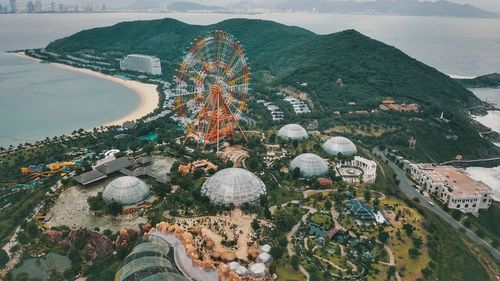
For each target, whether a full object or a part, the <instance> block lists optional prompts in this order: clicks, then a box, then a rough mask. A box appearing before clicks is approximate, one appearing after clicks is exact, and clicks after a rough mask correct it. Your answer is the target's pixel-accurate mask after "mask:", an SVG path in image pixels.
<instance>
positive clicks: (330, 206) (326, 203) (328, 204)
mask: <svg viewBox="0 0 500 281" xmlns="http://www.w3.org/2000/svg"><path fill="white" fill-rule="evenodd" d="M331 208H332V201H330V200H326V201H325V209H327V210H330V209H331Z"/></svg>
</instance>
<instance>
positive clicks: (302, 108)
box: [283, 96, 311, 114]
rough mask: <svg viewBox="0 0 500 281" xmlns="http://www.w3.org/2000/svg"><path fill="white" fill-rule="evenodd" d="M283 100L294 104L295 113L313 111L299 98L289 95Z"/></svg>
mask: <svg viewBox="0 0 500 281" xmlns="http://www.w3.org/2000/svg"><path fill="white" fill-rule="evenodd" d="M283 100H284V101H286V102H288V103H290V105H292V107H293V111H294V112H295V114H302V113H311V110H310V109H309V106H308V105H307V104H306V103H305V102H303V101H301V100H299V99H298V98H295V97H290V96H287V97H285V98H284V99H283Z"/></svg>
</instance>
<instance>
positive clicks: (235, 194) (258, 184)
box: [201, 168, 266, 205]
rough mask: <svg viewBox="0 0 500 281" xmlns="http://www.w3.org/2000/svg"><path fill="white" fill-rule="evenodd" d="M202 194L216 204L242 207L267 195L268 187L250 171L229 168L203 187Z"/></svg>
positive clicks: (216, 174)
mask: <svg viewBox="0 0 500 281" xmlns="http://www.w3.org/2000/svg"><path fill="white" fill-rule="evenodd" d="M201 193H202V194H203V195H206V196H207V197H208V198H210V201H212V202H213V203H216V204H224V205H229V204H231V203H232V204H234V205H241V204H243V203H246V202H251V201H255V200H257V199H258V198H259V197H260V196H261V195H262V194H266V186H265V185H264V183H263V182H262V181H261V180H260V179H259V178H258V177H257V176H256V175H254V174H253V173H252V172H250V171H247V170H245V169H241V168H227V169H223V170H220V171H219V172H217V173H215V174H214V175H213V176H211V177H210V178H209V179H208V180H207V181H206V182H205V183H204V184H203V186H202V187H201Z"/></svg>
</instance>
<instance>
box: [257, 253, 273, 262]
mask: <svg viewBox="0 0 500 281" xmlns="http://www.w3.org/2000/svg"><path fill="white" fill-rule="evenodd" d="M270 260H271V255H270V254H269V253H266V252H264V253H261V254H260V255H259V256H258V257H257V261H259V262H263V263H268V262H269V261H270Z"/></svg>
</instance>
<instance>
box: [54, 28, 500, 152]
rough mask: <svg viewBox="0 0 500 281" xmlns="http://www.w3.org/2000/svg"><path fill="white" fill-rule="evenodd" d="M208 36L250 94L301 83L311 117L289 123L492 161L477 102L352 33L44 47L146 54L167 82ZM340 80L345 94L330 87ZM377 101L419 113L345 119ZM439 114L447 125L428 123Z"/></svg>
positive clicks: (122, 34)
mask: <svg viewBox="0 0 500 281" xmlns="http://www.w3.org/2000/svg"><path fill="white" fill-rule="evenodd" d="M214 29H222V30H225V31H226V32H228V33H230V34H232V35H234V36H235V37H236V38H237V39H238V40H239V41H241V43H242V44H243V45H244V47H245V51H246V54H247V57H248V59H249V63H250V66H251V67H252V73H253V86H254V94H256V93H257V92H258V93H260V94H263V95H270V94H271V93H272V91H275V90H273V89H277V88H279V87H282V86H296V85H297V82H301V83H302V82H307V83H308V85H307V87H304V88H301V89H300V90H303V91H306V92H308V93H310V94H311V102H312V103H313V105H315V106H314V107H315V110H314V112H313V114H311V115H310V116H303V117H302V119H301V120H294V121H299V122H300V121H304V119H307V118H314V119H318V120H319V121H320V128H322V129H327V128H330V127H332V126H334V125H342V126H348V127H349V126H350V127H352V126H355V127H356V128H358V129H359V128H365V129H366V128H368V129H366V130H372V129H373V128H374V126H375V127H384V126H390V127H391V132H390V133H385V134H383V135H382V136H381V137H378V138H370V137H368V136H366V134H364V135H359V139H360V140H363V141H365V142H375V143H377V142H379V143H384V144H387V145H392V146H396V147H400V148H401V149H403V150H404V148H405V147H406V140H407V139H408V137H409V136H410V135H413V136H416V137H417V141H418V145H417V149H416V150H412V151H407V153H408V155H409V156H412V157H414V158H418V159H420V160H427V161H429V160H432V159H435V160H436V161H441V160H448V159H450V158H453V157H455V155H457V154H462V155H464V157H465V158H469V159H471V158H475V157H479V156H485V155H492V154H499V152H498V149H497V148H495V147H494V146H493V145H492V144H491V143H490V142H489V141H487V140H484V139H482V138H480V137H479V135H478V133H477V129H476V128H474V127H473V126H474V125H473V124H472V123H471V121H470V120H469V118H468V116H467V112H466V108H467V107H470V106H473V105H477V104H479V103H480V101H479V100H478V99H477V98H476V97H475V96H474V95H473V94H472V93H471V92H470V91H468V90H467V89H465V88H464V87H463V86H462V85H461V84H459V83H458V82H457V81H454V80H453V79H451V78H449V77H448V76H446V75H444V74H442V73H440V72H439V71H437V70H436V69H434V68H432V67H429V66H427V65H425V64H423V63H421V62H419V61H417V60H415V59H413V58H411V57H409V56H407V55H406V54H404V53H403V52H401V51H400V50H398V49H396V48H394V47H392V46H388V45H386V44H384V43H382V42H379V41H376V40H373V39H371V38H369V37H367V36H364V35H362V34H360V33H359V32H357V31H354V30H346V31H343V32H339V33H334V34H329V35H317V34H315V33H313V32H310V31H308V30H305V29H302V28H298V27H291V26H286V25H282V24H278V23H275V22H271V21H263V20H249V19H231V20H226V21H222V22H220V23H217V24H214V25H208V26H200V25H189V24H185V23H182V22H179V21H177V20H173V19H163V20H153V21H136V22H125V23H119V24H116V25H114V26H111V27H105V28H96V29H91V30H86V31H82V32H79V33H76V34H74V35H72V36H69V37H67V38H63V39H60V40H57V41H55V42H53V43H51V44H49V45H48V46H47V49H48V50H50V51H55V52H58V53H78V52H82V51H85V52H88V51H94V52H96V53H101V54H102V53H110V52H111V53H113V54H128V53H142V54H148V55H154V56H157V57H159V58H160V59H161V60H162V66H163V70H164V73H165V77H171V75H172V74H173V73H174V71H175V68H176V66H177V64H178V63H179V61H180V59H181V57H182V55H183V52H184V51H186V50H187V48H188V47H189V44H190V42H191V41H192V40H193V39H194V38H196V37H198V36H201V35H203V34H204V33H205V32H207V31H210V30H214ZM339 78H341V79H342V80H343V82H344V83H345V86H344V87H338V86H336V84H335V82H336V81H337V79H339ZM384 97H392V98H394V99H396V101H397V102H407V103H411V102H414V103H418V104H419V105H420V106H421V109H422V112H420V113H395V112H380V113H378V114H369V115H365V116H354V115H350V114H347V113H348V112H349V111H354V110H371V109H376V108H378V104H379V103H380V102H381V101H382V99H383V98H384ZM349 101H354V102H356V103H357V106H356V107H354V108H349V107H347V102H349ZM337 110H338V111H341V112H342V113H343V115H342V116H341V117H334V116H333V111H337ZM443 111H444V112H445V115H446V117H447V119H450V120H451V121H450V122H449V123H446V124H444V123H442V122H439V121H436V117H439V115H440V114H441V112H443ZM344 113H345V114H344ZM291 118H292V119H293V118H295V117H293V116H292V117H291ZM351 133H352V134H353V135H356V134H355V133H353V132H352V130H351ZM471 144H474V145H471Z"/></svg>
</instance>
